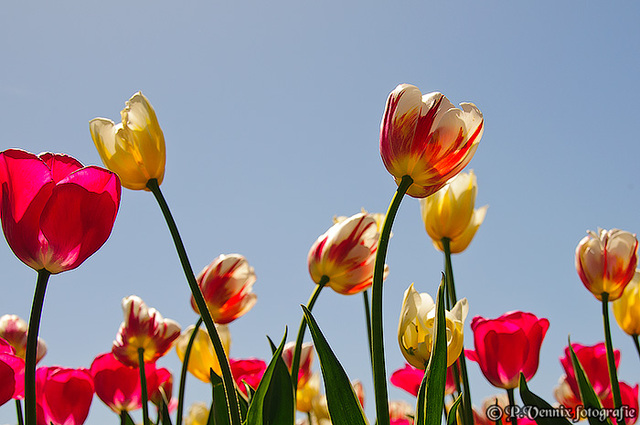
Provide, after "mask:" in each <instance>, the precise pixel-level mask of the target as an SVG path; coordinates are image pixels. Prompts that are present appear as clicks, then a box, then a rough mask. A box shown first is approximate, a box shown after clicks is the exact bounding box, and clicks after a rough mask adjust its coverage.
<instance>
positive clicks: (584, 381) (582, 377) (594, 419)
mask: <svg viewBox="0 0 640 425" xmlns="http://www.w3.org/2000/svg"><path fill="white" fill-rule="evenodd" d="M569 349H570V350H571V363H572V364H573V370H574V372H575V374H576V380H577V381H578V387H579V388H580V398H581V399H582V404H584V407H585V409H589V408H591V409H602V404H600V399H599V398H598V395H597V394H596V392H595V391H594V389H593V386H592V385H591V382H589V378H587V374H586V373H585V371H584V368H583V367H582V365H581V364H580V360H578V356H576V353H575V351H573V347H572V346H571V339H569ZM587 419H588V420H589V424H590V425H605V424H606V425H611V420H609V419H608V418H607V420H606V421H601V420H600V419H599V418H598V415H590V416H589V417H588V418H587Z"/></svg>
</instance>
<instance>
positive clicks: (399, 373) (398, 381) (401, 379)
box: [389, 364, 456, 397]
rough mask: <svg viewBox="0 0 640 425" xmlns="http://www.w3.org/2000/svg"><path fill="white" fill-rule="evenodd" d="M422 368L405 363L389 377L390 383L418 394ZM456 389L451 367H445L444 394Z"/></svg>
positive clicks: (415, 394) (412, 393) (413, 394)
mask: <svg viewBox="0 0 640 425" xmlns="http://www.w3.org/2000/svg"><path fill="white" fill-rule="evenodd" d="M424 373H425V372H424V370H422V369H416V368H415V367H413V366H411V365H410V364H405V365H404V368H402V369H398V370H396V371H395V372H393V374H392V375H391V378H390V379H389V380H390V381H391V384H393V385H394V386H396V387H398V388H402V389H403V390H405V391H406V392H408V393H409V394H411V395H412V396H414V397H417V396H418V391H419V390H420V385H421V384H422V379H423V378H424ZM455 390H456V383H455V380H454V378H453V372H452V369H451V367H449V368H447V380H446V383H445V387H444V393H445V395H449V394H453V393H454V391H455Z"/></svg>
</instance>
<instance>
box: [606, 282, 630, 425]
mask: <svg viewBox="0 0 640 425" xmlns="http://www.w3.org/2000/svg"><path fill="white" fill-rule="evenodd" d="M601 297H602V319H603V320H602V321H603V322H604V340H605V344H606V346H607V365H608V367H609V378H610V380H611V392H612V393H613V404H614V407H615V408H616V409H619V408H621V406H622V398H621V397H620V384H619V383H618V374H617V372H616V360H615V357H614V355H613V343H612V341H611V326H610V325H609V294H608V293H607V292H603V293H602V295H601ZM618 423H619V424H622V425H624V423H625V421H624V417H622V418H620V421H619V422H618Z"/></svg>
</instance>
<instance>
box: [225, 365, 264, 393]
mask: <svg viewBox="0 0 640 425" xmlns="http://www.w3.org/2000/svg"><path fill="white" fill-rule="evenodd" d="M229 366H231V374H232V375H233V379H234V380H235V381H236V385H238V388H239V389H240V391H242V393H243V394H244V395H247V389H246V388H245V386H244V382H246V383H247V384H248V385H249V386H250V387H251V388H253V389H254V390H255V389H256V388H258V384H260V380H261V379H262V375H264V372H265V370H267V364H266V363H265V362H264V361H263V360H260V359H229ZM243 381H244V382H243Z"/></svg>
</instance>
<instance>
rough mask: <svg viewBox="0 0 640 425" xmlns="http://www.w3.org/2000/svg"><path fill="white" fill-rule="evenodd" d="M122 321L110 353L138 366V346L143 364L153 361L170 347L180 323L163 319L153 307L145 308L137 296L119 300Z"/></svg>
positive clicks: (123, 361) (124, 361) (177, 335)
mask: <svg viewBox="0 0 640 425" xmlns="http://www.w3.org/2000/svg"><path fill="white" fill-rule="evenodd" d="M122 310H123V311H124V322H122V324H121V325H120V329H119V330H118V335H117V336H116V339H115V341H113V349H112V352H113V355H114V356H115V357H116V358H117V359H118V360H119V361H121V362H122V363H124V364H125V365H127V366H130V367H138V349H140V348H142V349H144V361H145V363H149V362H155V361H156V360H158V359H159V358H160V357H162V356H164V355H165V354H166V353H167V351H169V350H170V349H171V346H172V344H173V342H174V341H175V340H176V338H178V337H179V336H180V325H178V324H177V323H176V322H175V321H173V320H171V319H164V318H163V317H162V316H161V315H160V313H159V312H158V311H157V310H156V309H155V308H148V307H147V305H146V304H145V303H144V301H142V300H141V299H140V298H139V297H137V296H135V295H131V296H129V297H126V298H123V299H122Z"/></svg>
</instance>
